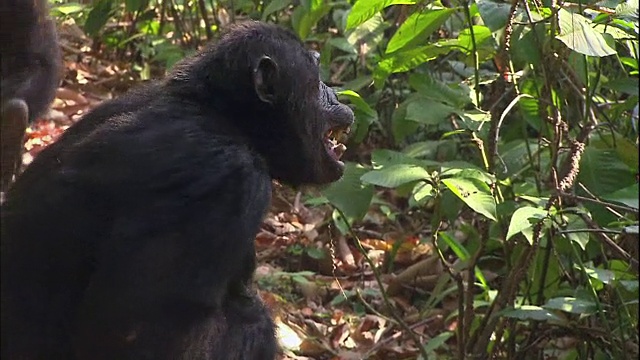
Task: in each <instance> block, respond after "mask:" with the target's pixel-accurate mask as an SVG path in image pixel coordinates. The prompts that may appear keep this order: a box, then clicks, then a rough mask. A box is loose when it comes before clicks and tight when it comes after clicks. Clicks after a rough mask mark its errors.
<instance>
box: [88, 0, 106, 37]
mask: <svg viewBox="0 0 640 360" xmlns="http://www.w3.org/2000/svg"><path fill="white" fill-rule="evenodd" d="M112 5H113V1H112V0H99V1H98V2H97V3H96V4H95V6H94V7H93V9H91V11H89V15H88V16H87V21H85V23H84V31H86V32H87V34H89V35H90V36H96V35H97V34H98V33H99V32H100V30H101V29H102V28H103V27H104V26H105V24H106V23H107V21H108V20H109V17H110V16H111V6H112Z"/></svg>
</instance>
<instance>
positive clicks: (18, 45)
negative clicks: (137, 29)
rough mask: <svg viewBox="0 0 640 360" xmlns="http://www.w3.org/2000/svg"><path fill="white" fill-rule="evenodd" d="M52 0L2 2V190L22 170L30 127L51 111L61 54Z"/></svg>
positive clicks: (0, 40)
mask: <svg viewBox="0 0 640 360" xmlns="http://www.w3.org/2000/svg"><path fill="white" fill-rule="evenodd" d="M57 40H58V38H57V36H56V27H55V24H54V22H53V20H51V19H50V18H49V16H48V7H47V0H0V89H1V90H0V94H1V99H0V100H1V101H0V135H1V136H2V138H1V141H0V144H1V146H2V149H1V150H2V151H1V152H0V155H1V161H0V168H1V171H0V190H1V191H4V190H6V188H7V186H8V185H9V183H10V182H11V179H12V177H13V175H14V173H15V171H16V170H17V169H18V167H19V166H20V164H21V159H22V143H23V139H24V133H25V130H26V128H27V123H28V122H29V121H33V120H34V119H36V117H37V116H40V115H42V113H43V112H44V111H45V110H46V109H47V107H48V106H49V104H50V103H51V101H52V100H53V98H54V94H55V90H56V88H57V86H58V82H59V81H60V70H61V54H60V48H59V47H58V41H57Z"/></svg>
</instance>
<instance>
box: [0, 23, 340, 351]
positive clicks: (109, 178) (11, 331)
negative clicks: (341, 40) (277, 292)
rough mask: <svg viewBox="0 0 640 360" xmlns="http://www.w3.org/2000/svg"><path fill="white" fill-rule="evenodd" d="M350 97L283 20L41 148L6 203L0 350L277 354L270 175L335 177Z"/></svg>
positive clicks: (246, 27) (203, 56) (207, 52)
mask: <svg viewBox="0 0 640 360" xmlns="http://www.w3.org/2000/svg"><path fill="white" fill-rule="evenodd" d="M352 122H353V113H352V112H351V110H350V109H349V108H348V107H347V106H345V105H343V104H341V103H339V102H338V100H337V98H336V95H335V94H334V92H333V91H332V90H331V89H330V88H328V87H327V86H326V85H324V84H323V83H322V82H321V81H320V79H319V73H318V62H317V54H314V53H311V52H308V51H307V50H305V48H304V47H303V44H302V43H301V42H300V40H299V39H297V38H296V37H295V35H293V34H292V33H290V32H289V31H287V30H284V29H281V28H279V27H276V26H273V25H267V24H264V23H259V22H247V23H244V24H241V25H237V26H234V27H233V28H232V29H231V30H230V31H228V32H227V33H226V34H224V35H223V36H222V37H221V39H220V40H219V41H218V42H217V43H216V44H214V45H212V46H209V47H208V48H206V49H204V50H203V51H201V52H200V53H198V54H197V55H195V56H193V57H190V58H188V59H185V60H184V61H182V62H181V63H179V64H178V65H177V66H176V67H175V68H174V69H173V71H172V72H171V73H170V74H169V76H168V77H167V78H166V79H164V80H163V81H161V82H159V83H156V84H151V85H148V86H146V87H143V88H140V89H138V90H134V91H132V92H130V93H128V94H127V95H124V96H122V97H120V98H118V99H116V100H113V101H109V102H106V103H104V104H102V105H101V106H99V107H98V108H96V109H95V110H94V111H92V112H91V113H89V114H87V115H86V116H85V117H84V118H83V119H82V120H80V121H79V122H78V123H77V124H76V125H74V126H72V127H71V128H69V129H68V130H67V131H66V132H65V133H64V134H63V135H62V136H61V137H60V139H59V140H58V141H57V142H56V143H54V144H52V145H50V146H49V147H48V148H46V149H45V150H44V151H42V152H41V153H40V154H39V155H38V156H37V157H36V159H35V160H34V162H33V163H32V164H31V165H30V166H29V167H28V168H27V169H26V170H25V172H24V173H23V174H22V175H21V176H19V177H18V179H17V181H16V182H15V183H14V184H13V186H12V187H11V188H10V189H9V192H8V195H7V200H6V202H5V204H4V206H3V208H2V238H1V241H2V250H1V257H2V259H1V260H2V263H1V267H2V268H1V271H0V273H1V277H2V319H1V322H0V324H1V327H2V344H1V348H2V360H14V359H29V360H30V359H47V360H51V359H54V360H55V359H91V360H101V359H105V360H126V359H135V360H143V359H153V360H158V359H171V360H175V359H182V360H201V359H208V360H227V359H238V360H240V359H248V360H268V359H273V358H274V357H275V356H276V342H275V339H274V328H273V323H272V321H271V319H270V316H269V314H268V312H267V310H266V309H265V308H264V306H263V304H262V302H261V301H260V299H259V298H258V296H257V294H256V293H255V290H253V289H252V285H251V279H252V275H253V272H254V268H255V262H256V259H255V254H254V244H253V241H254V236H255V234H256V232H257V230H258V227H259V225H260V223H261V220H262V217H263V216H264V214H265V211H266V209H267V207H268V204H269V202H270V194H271V180H272V179H276V180H279V181H281V182H284V183H288V184H291V185H294V186H297V185H302V184H325V183H329V182H332V181H335V180H337V179H338V178H340V176H341V175H342V172H343V164H342V163H341V162H340V161H339V157H340V155H341V153H342V152H343V151H344V146H343V145H342V144H339V143H338V142H337V141H335V140H334V139H333V138H334V137H335V136H337V135H339V134H340V133H341V132H343V131H345V130H347V129H348V127H349V126H350V125H351V123H352Z"/></svg>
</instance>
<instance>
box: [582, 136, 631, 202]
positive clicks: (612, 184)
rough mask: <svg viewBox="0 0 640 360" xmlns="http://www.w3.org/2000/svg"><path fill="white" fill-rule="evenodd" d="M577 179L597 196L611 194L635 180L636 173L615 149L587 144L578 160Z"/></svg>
mask: <svg viewBox="0 0 640 360" xmlns="http://www.w3.org/2000/svg"><path fill="white" fill-rule="evenodd" d="M578 181H580V182H582V183H583V184H584V185H585V186H586V187H587V189H589V191H591V192H593V193H594V194H595V195H597V196H601V195H604V194H611V193H613V192H615V191H617V190H619V189H621V188H625V187H627V186H631V185H632V184H634V183H635V182H636V174H635V172H634V171H632V170H631V169H630V168H629V167H628V166H627V165H626V164H625V163H623V162H622V161H621V160H620V159H619V157H618V155H617V153H616V152H615V150H613V149H596V148H595V147H593V146H587V148H586V149H585V151H584V153H583V154H582V159H581V160H580V173H578Z"/></svg>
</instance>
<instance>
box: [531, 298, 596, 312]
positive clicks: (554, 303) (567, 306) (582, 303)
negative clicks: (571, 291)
mask: <svg viewBox="0 0 640 360" xmlns="http://www.w3.org/2000/svg"><path fill="white" fill-rule="evenodd" d="M543 307H544V308H545V309H550V310H560V311H564V312H568V313H572V314H592V313H594V312H595V311H596V310H597V307H596V304H595V303H594V302H593V301H588V300H582V299H576V298H574V297H557V298H553V299H549V300H548V301H547V303H546V304H544V305H543Z"/></svg>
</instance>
